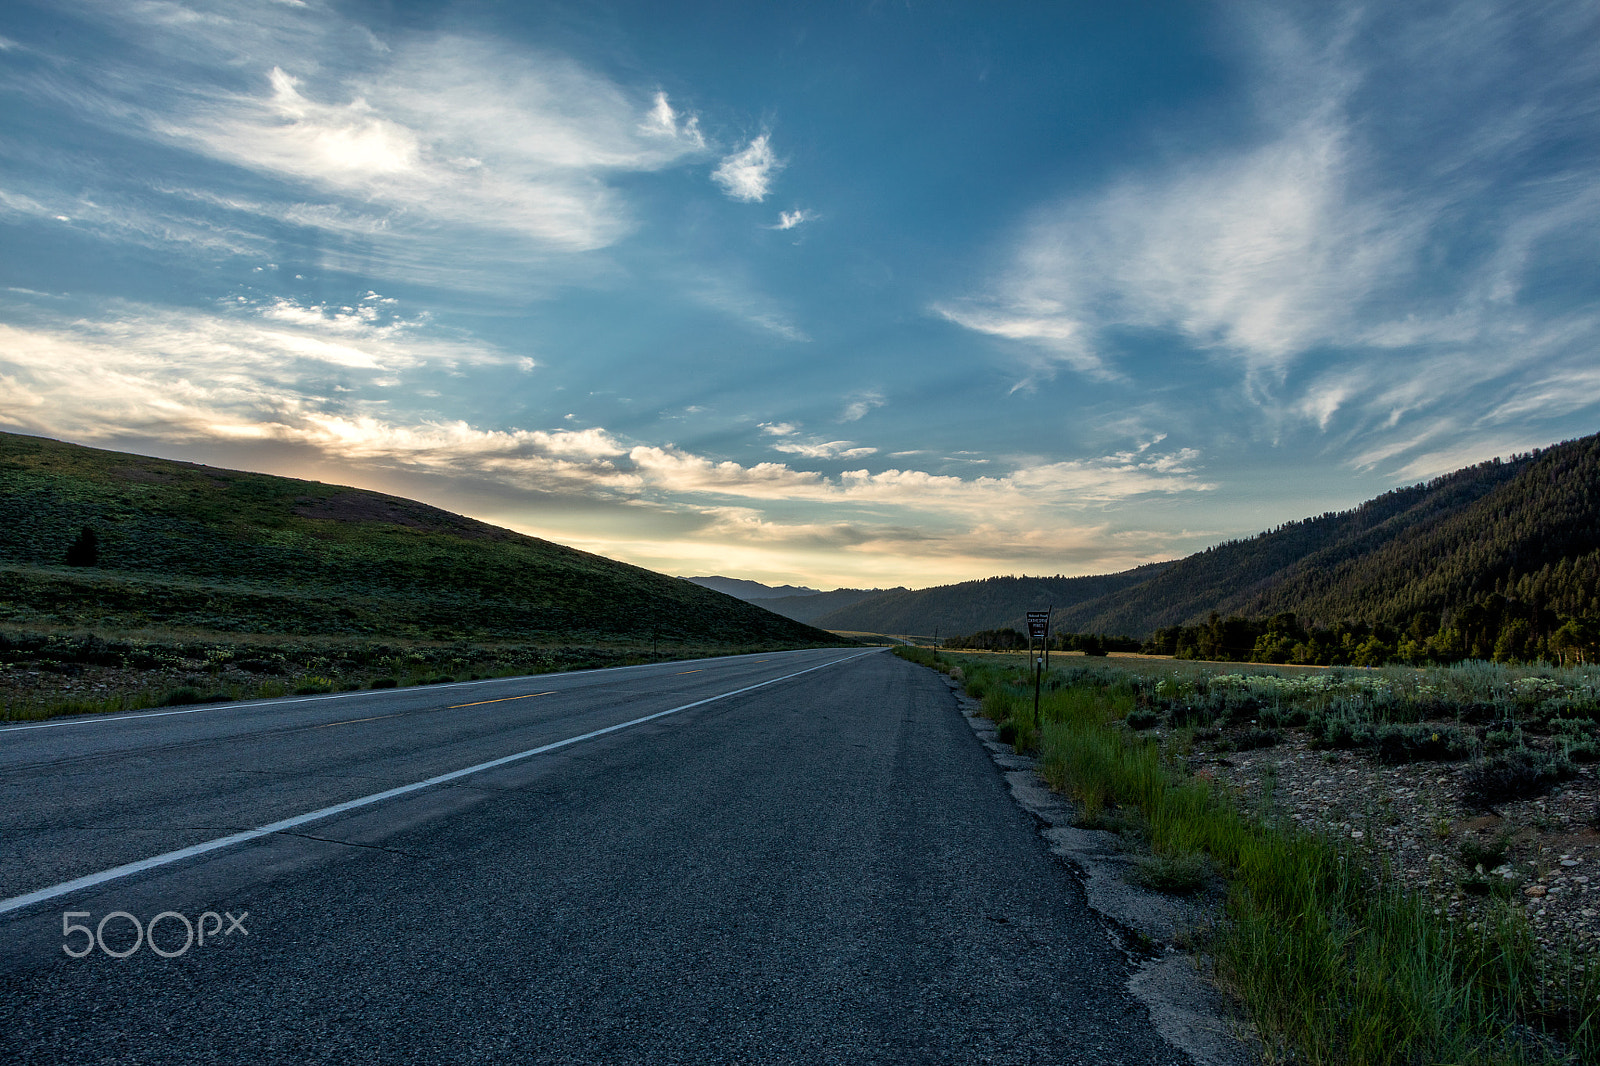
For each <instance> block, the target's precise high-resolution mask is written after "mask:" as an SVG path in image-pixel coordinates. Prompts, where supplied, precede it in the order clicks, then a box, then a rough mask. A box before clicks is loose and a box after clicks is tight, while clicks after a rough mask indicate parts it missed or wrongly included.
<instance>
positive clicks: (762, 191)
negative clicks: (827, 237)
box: [711, 133, 788, 229]
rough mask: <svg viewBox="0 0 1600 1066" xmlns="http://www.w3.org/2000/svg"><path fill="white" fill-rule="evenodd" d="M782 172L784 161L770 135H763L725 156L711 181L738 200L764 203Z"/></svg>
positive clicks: (712, 174)
mask: <svg viewBox="0 0 1600 1066" xmlns="http://www.w3.org/2000/svg"><path fill="white" fill-rule="evenodd" d="M782 169H783V161H782V160H780V159H779V158H778V157H777V156H776V155H775V154H773V151H772V145H771V143H770V142H769V135H768V134H765V133H763V134H762V135H761V136H759V137H757V138H756V139H755V140H753V141H751V142H750V143H749V144H748V145H747V146H745V147H744V148H743V149H742V150H740V151H737V152H734V153H733V154H732V155H728V156H724V157H723V159H722V162H721V163H720V164H718V166H717V169H716V170H714V171H712V172H711V180H712V181H714V182H716V183H717V184H718V185H720V186H722V191H723V192H725V193H727V194H728V196H729V197H730V198H732V199H734V200H742V201H744V202H746V203H760V202H761V201H762V200H765V199H766V198H767V192H768V191H769V190H770V188H771V186H772V179H773V178H774V177H776V176H777V173H778V171H780V170H782ZM783 228H785V229H787V228H788V227H787V226H785V227H783Z"/></svg>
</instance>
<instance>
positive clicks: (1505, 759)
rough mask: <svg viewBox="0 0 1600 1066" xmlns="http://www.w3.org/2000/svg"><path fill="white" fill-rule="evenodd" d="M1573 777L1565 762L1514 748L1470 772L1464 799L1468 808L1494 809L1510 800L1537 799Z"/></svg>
mask: <svg viewBox="0 0 1600 1066" xmlns="http://www.w3.org/2000/svg"><path fill="white" fill-rule="evenodd" d="M1570 776H1572V767H1571V765H1570V764H1569V763H1568V762H1567V761H1566V760H1565V759H1563V758H1560V757H1555V756H1550V755H1546V754H1544V753H1543V752H1538V751H1534V750H1533V749H1532V748H1512V749H1511V750H1510V751H1505V752H1501V753H1500V754H1499V755H1494V756H1491V757H1490V758H1487V759H1485V760H1483V761H1482V762H1480V763H1478V764H1477V765H1476V766H1473V767H1471V768H1469V769H1468V770H1467V773H1466V782H1465V788H1464V790H1463V792H1462V799H1464V800H1465V801H1466V802H1467V804H1468V805H1469V806H1473V807H1478V808H1487V807H1492V806H1493V805H1494V804H1496V803H1504V802H1506V801H1507V800H1515V799H1528V798H1529V797H1531V796H1537V795H1539V794H1540V793H1542V792H1543V791H1544V790H1545V789H1547V788H1549V787H1550V786H1551V785H1553V784H1555V783H1556V782H1557V781H1560V780H1561V779H1563V778H1566V777H1570Z"/></svg>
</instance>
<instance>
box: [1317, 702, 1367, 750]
mask: <svg viewBox="0 0 1600 1066" xmlns="http://www.w3.org/2000/svg"><path fill="white" fill-rule="evenodd" d="M1306 732H1308V733H1310V734H1311V740H1312V743H1313V744H1314V745H1315V746H1316V747H1319V748H1364V747H1366V746H1367V745H1368V744H1370V743H1372V737H1373V732H1372V725H1371V723H1369V722H1365V721H1362V720H1361V719H1360V718H1356V717H1354V716H1353V715H1350V714H1348V713H1340V712H1337V711H1335V712H1332V713H1323V712H1318V713H1316V714H1313V715H1312V716H1311V717H1310V718H1309V719H1308V720H1307V721H1306Z"/></svg>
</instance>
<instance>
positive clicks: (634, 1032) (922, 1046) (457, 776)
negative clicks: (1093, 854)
mask: <svg viewBox="0 0 1600 1066" xmlns="http://www.w3.org/2000/svg"><path fill="white" fill-rule="evenodd" d="M0 841H3V842H4V847H3V848H0V1058H3V1059H4V1060H5V1061H7V1062H17V1063H22V1062H39V1063H54V1062H103V1063H109V1062H225V1063H268V1062H275V1063H294V1064H297V1066H303V1064H309V1063H323V1062H329V1063H341V1064H348V1063H365V1062H383V1063H412V1062H417V1063H421V1062H429V1063H432V1062H437V1063H466V1062H530V1063H634V1062H638V1063H695V1064H710V1063H789V1062H798V1063H851V1064H854V1063H878V1062H883V1063H889V1062H894V1063H924V1062H927V1063H941V1062H949V1063H991V1062H992V1063H1046V1062H1048V1063H1093V1064H1095V1066H1111V1064H1119V1063H1127V1064H1140V1066H1161V1064H1168V1063H1171V1064H1174V1066H1176V1064H1179V1063H1185V1062H1187V1059H1186V1058H1185V1057H1184V1056H1183V1055H1182V1054H1181V1053H1180V1052H1178V1051H1176V1050H1174V1049H1172V1048H1171V1047H1169V1046H1168V1045H1167V1044H1165V1043H1163V1041H1162V1040H1161V1039H1160V1037H1159V1036H1157V1034H1156V1033H1155V1031H1154V1030H1153V1028H1152V1026H1151V1023H1150V1020H1149V1018H1148V1015H1147V1013H1146V1011H1145V1009H1144V1008H1143V1007H1142V1006H1141V1005H1140V1004H1139V1003H1138V1002H1137V1001H1136V1000H1134V999H1133V997H1132V996H1131V994H1130V993H1129V992H1128V990H1127V988H1126V982H1127V977H1128V974H1129V967H1130V962H1129V960H1128V959H1127V958H1125V957H1124V955H1123V954H1122V953H1121V952H1120V951H1119V949H1118V948H1117V947H1116V946H1115V943H1114V942H1113V939H1112V938H1111V937H1110V936H1109V935H1108V934H1107V931H1106V930H1105V928H1104V927H1103V925H1102V924H1101V922H1100V921H1099V919H1097V918H1096V917H1095V916H1094V915H1093V914H1092V913H1091V912H1090V911H1089V910H1088V908H1087V907H1086V905H1085V903H1084V899H1083V893H1082V890H1081V889H1080V888H1079V886H1078V884H1077V882H1076V881H1075V880H1074V878H1073V877H1072V875H1071V873H1070V872H1069V871H1068V870H1067V869H1065V868H1064V867H1063V866H1062V865H1061V864H1060V863H1059V861H1058V860H1056V859H1055V858H1053V857H1052V856H1051V855H1050V853H1049V851H1048V849H1047V845H1046V844H1045V842H1044V841H1043V840H1042V839H1041V838H1040V836H1039V835H1038V833H1037V832H1035V829H1034V826H1033V825H1032V824H1031V822H1030V820H1029V816H1028V815H1026V814H1025V813H1023V812H1022V811H1021V810H1020V809H1019V808H1018V807H1017V806H1016V805H1015V804H1014V803H1013V802H1012V800H1011V798H1010V796H1009V794H1008V792H1007V789H1006V786H1005V782H1004V780H1003V778H1002V777H1001V775H1000V774H999V773H998V772H997V770H996V769H995V766H994V763H993V762H992V761H991V760H990V758H989V756H988V754H987V752H986V751H985V750H984V749H983V747H982V746H981V744H980V743H979V742H978V740H977V739H976V738H975V737H974V736H973V734H972V732H971V730H970V729H969V728H968V726H967V724H966V722H965V720H964V719H963V717H962V715H961V714H960V712H959V710H958V708H957V706H956V703H955V699H954V697H953V695H952V694H951V693H950V691H949V689H948V688H947V687H946V685H945V684H944V683H943V682H942V680H941V679H940V678H939V677H938V676H937V675H935V674H933V673H932V672H930V671H927V670H924V669H922V668H919V667H916V666H913V665H911V664H909V663H906V662H903V661H902V660H900V659H898V658H896V657H894V656H892V655H889V654H885V653H882V652H875V651H866V652H863V651H861V650H859V649H833V650H814V651H801V652H786V653H776V654H768V655H746V656H735V657H728V658H721V659H708V660H700V661H695V662H687V663H683V662H680V663H665V664H657V665H651V666H645V667H631V668H625V669H616V670H598V671H587V672H583V673H573V674H547V675H540V676H536V677H523V678H508V679H499V680H495V681H488V682H471V683H460V684H454V685H440V686H431V687H422V688H406V689H395V690H388V691H373V692H360V693H342V694H337V695H328V696H321V697H301V698H289V699H284V700H275V701H258V702H254V703H240V704H225V705H218V706H211V707H201V708H182V709H179V710H168V711H164V712H154V713H143V714H137V715H119V716H110V717H103V718H83V719H72V720H57V721H53V722H48V723H36V724H32V725H24V726H14V727H10V728H4V729H0ZM69 912H70V914H71V915H72V917H66V918H64V917H63V916H64V915H67V914H68V913H69ZM114 912H123V913H122V915H120V916H115V917H110V918H108V916H110V915H113V914H114ZM207 914H209V915H212V916H214V917H212V918H205V917H203V916H204V915H207ZM222 915H227V919H226V925H225V924H224V920H223V919H222V917H221V916H222ZM157 916H164V917H161V919H160V921H159V922H157V923H155V924H156V928H155V929H154V930H153V932H152V934H151V935H152V937H153V942H145V943H140V944H138V946H137V947H136V948H135V949H134V950H131V951H130V950H129V949H130V948H131V947H134V946H135V933H134V928H135V923H143V924H144V927H145V928H146V929H149V927H150V924H151V920H152V919H154V918H156V917H157ZM234 923H237V924H236V925H235V924H234ZM69 925H76V926H79V927H80V928H78V929H76V930H74V931H72V932H71V933H70V934H65V933H64V928H65V927H66V926H69ZM186 925H187V926H198V928H200V929H201V930H203V931H205V932H206V933H207V934H208V937H209V938H208V939H207V940H206V942H205V943H204V944H203V945H199V944H195V943H193V942H192V939H191V941H190V942H189V943H188V944H187V946H185V928H186ZM97 927H98V929H99V934H100V935H99V939H98V940H97V939H96V937H95V930H96V929H97ZM141 935H142V933H141ZM86 945H87V946H88V950H87V953H86V954H84V957H82V958H74V957H70V956H69V951H71V952H73V953H83V952H84V949H85V946H86ZM157 947H159V948H161V953H158V952H157V951H155V950H153V948H157ZM180 948H182V949H183V950H181V951H180V950H179V949H180ZM64 949H66V950H64ZM108 952H110V953H108ZM111 953H115V954H125V957H123V958H116V957H113V955H112V954H111Z"/></svg>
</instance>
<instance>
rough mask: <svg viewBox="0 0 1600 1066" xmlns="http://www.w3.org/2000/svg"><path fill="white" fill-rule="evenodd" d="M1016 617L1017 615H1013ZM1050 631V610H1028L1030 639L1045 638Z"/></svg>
mask: <svg viewBox="0 0 1600 1066" xmlns="http://www.w3.org/2000/svg"><path fill="white" fill-rule="evenodd" d="M1013 617H1015V616H1013ZM1049 632H1050V612H1049V611H1029V612H1028V639H1030V640H1043V639H1044V638H1045V637H1046V636H1047V635H1048V634H1049Z"/></svg>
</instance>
